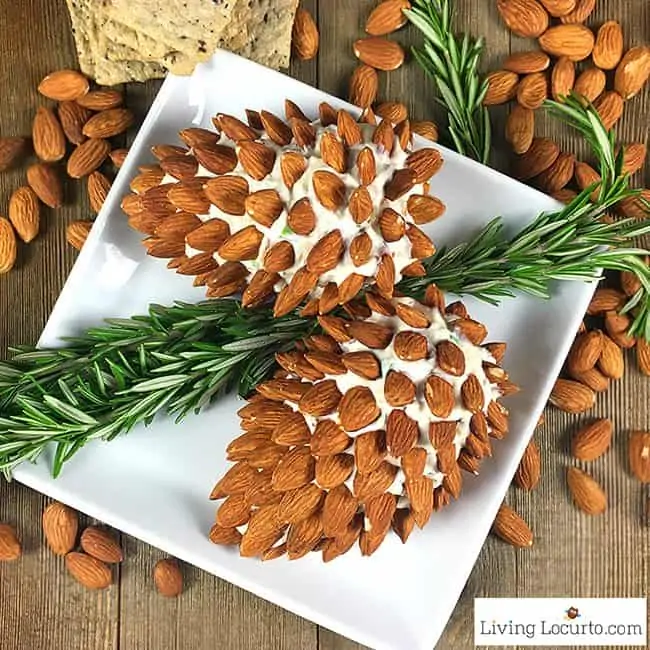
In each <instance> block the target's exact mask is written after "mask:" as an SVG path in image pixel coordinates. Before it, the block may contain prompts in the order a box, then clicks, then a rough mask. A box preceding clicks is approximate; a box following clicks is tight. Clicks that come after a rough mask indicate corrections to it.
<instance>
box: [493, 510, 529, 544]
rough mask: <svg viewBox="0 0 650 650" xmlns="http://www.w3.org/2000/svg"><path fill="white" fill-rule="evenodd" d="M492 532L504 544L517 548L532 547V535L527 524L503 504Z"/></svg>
mask: <svg viewBox="0 0 650 650" xmlns="http://www.w3.org/2000/svg"><path fill="white" fill-rule="evenodd" d="M492 532H493V533H494V534H495V535H496V536H497V537H500V538H501V539H502V540H503V541H504V542H507V543H508V544H510V545H511V546H516V547H518V548H527V547H529V546H532V545H533V533H532V531H531V530H530V527H529V526H528V524H527V523H526V522H525V521H524V520H523V519H522V518H521V517H520V516H519V515H518V514H517V513H516V512H515V511H514V510H513V509H512V508H511V507H510V506H507V505H506V504H505V503H504V504H502V505H501V507H500V508H499V511H498V512H497V516H496V518H495V519H494V523H493V524H492Z"/></svg>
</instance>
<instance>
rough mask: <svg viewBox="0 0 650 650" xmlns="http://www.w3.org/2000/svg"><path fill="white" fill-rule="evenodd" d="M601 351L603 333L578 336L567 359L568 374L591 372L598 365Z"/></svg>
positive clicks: (593, 331) (587, 333)
mask: <svg viewBox="0 0 650 650" xmlns="http://www.w3.org/2000/svg"><path fill="white" fill-rule="evenodd" d="M602 351H603V333H602V332H601V331H600V330H592V331H591V332H583V333H581V334H578V336H576V339H575V341H574V342H573V345H572V346H571V350H570V351H569V356H568V357H567V368H568V370H569V372H571V373H580V372H585V371H586V370H591V368H593V367H594V366H595V365H596V363H598V359H600V355H601V353H602Z"/></svg>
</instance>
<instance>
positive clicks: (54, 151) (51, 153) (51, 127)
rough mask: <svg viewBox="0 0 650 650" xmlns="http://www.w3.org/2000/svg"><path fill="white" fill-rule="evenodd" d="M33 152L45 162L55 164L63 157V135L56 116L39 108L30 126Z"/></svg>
mask: <svg viewBox="0 0 650 650" xmlns="http://www.w3.org/2000/svg"><path fill="white" fill-rule="evenodd" d="M32 143H33V145H34V152H35V153H36V155H37V156H38V157H39V158H40V159H41V160H44V161H45V162H55V161H57V160H61V158H63V156H65V135H64V133H63V129H62V128H61V124H60V123H59V120H58V119H57V118H56V115H54V113H53V112H52V111H51V110H50V109H49V108H44V107H42V106H41V107H39V108H38V110H37V111H36V116H35V117H34V122H33V124H32Z"/></svg>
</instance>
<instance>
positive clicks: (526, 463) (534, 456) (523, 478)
mask: <svg viewBox="0 0 650 650" xmlns="http://www.w3.org/2000/svg"><path fill="white" fill-rule="evenodd" d="M541 471H542V463H541V457H540V453H539V447H538V446H537V443H536V442H535V441H534V440H531V441H530V442H529V443H528V445H527V446H526V449H525V451H524V455H523V456H522V457H521V460H520V461H519V466H518V467H517V471H516V472H515V483H516V484H517V485H518V486H519V487H520V488H521V489H522V490H533V489H534V488H535V487H536V486H537V484H538V483H539V478H540V475H541Z"/></svg>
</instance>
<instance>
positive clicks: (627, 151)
mask: <svg viewBox="0 0 650 650" xmlns="http://www.w3.org/2000/svg"><path fill="white" fill-rule="evenodd" d="M647 153H648V149H647V147H646V145H645V144H644V143H643V142H633V143H631V144H626V145H624V146H623V167H622V171H623V173H624V174H630V175H632V174H636V173H637V172H638V171H639V170H640V169H641V168H642V167H643V165H644V164H645V159H646V156H647Z"/></svg>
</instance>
